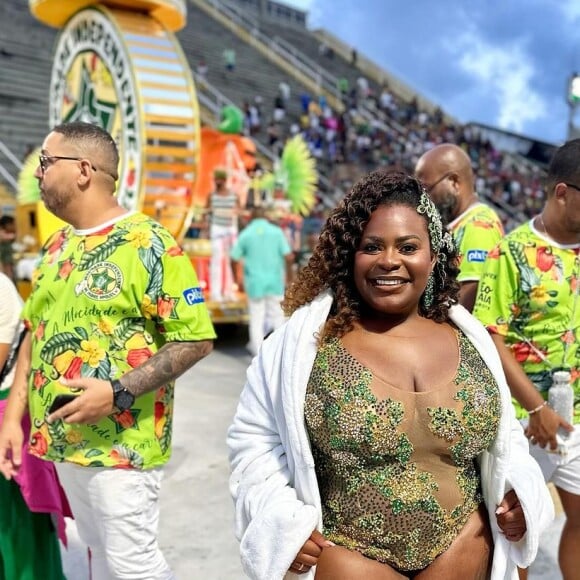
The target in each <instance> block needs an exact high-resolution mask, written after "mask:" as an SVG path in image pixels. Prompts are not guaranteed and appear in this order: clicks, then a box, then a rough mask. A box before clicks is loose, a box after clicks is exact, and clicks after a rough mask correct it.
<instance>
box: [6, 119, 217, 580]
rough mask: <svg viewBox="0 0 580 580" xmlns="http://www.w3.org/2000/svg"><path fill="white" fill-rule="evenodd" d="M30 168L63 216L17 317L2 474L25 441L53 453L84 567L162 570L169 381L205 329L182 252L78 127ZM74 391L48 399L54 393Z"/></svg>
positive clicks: (106, 573) (138, 574)
mask: <svg viewBox="0 0 580 580" xmlns="http://www.w3.org/2000/svg"><path fill="white" fill-rule="evenodd" d="M39 161H40V164H39V167H38V169H37V170H36V177H37V178H38V181H39V185H40V191H41V196H42V200H43V201H44V204H45V205H46V207H47V208H48V209H49V210H50V211H51V212H52V213H54V214H55V215H56V216H58V217H59V218H61V219H62V220H64V221H65V222H67V223H68V224H70V225H69V226H68V227H65V228H63V229H62V230H60V231H58V232H56V233H55V234H54V235H53V236H52V238H51V239H49V240H48V242H47V243H46V244H45V246H44V248H43V251H42V254H41V258H40V263H39V266H38V270H37V272H36V273H35V280H34V282H33V290H32V293H31V295H30V297H29V299H28V300H27V302H26V304H25V306H24V311H23V319H24V321H25V324H26V327H27V329H28V333H27V335H26V337H25V339H24V342H23V344H22V348H21V351H20V356H19V360H18V367H17V371H16V377H15V381H14V385H13V388H12V390H11V393H10V396H9V399H8V408H7V410H6V416H5V420H4V424H3V428H2V431H1V432H0V471H2V472H3V473H4V475H5V476H6V477H8V478H10V477H12V476H13V475H14V474H15V473H16V471H17V470H18V467H19V465H20V455H19V442H21V441H22V432H21V430H20V428H19V424H20V419H21V417H22V415H23V414H24V412H25V411H26V408H27V407H28V409H29V412H30V417H31V421H32V425H33V427H32V431H31V435H30V451H31V453H33V454H34V455H36V456H38V457H40V458H42V459H45V460H49V461H53V462H55V465H56V468H57V471H58V474H59V478H60V480H61V483H62V485H63V487H64V489H65V491H66V493H67V496H68V499H69V501H70V504H71V508H72V511H73V514H74V516H75V519H76V521H77V527H78V530H79V534H80V536H81V538H82V539H83V541H84V542H85V543H86V544H87V545H88V546H89V547H90V549H91V554H92V560H91V567H92V577H93V578H94V579H95V580H101V579H102V580H104V579H108V578H120V577H131V578H143V579H145V578H146V579H148V580H149V579H160V580H161V579H163V580H165V579H169V578H173V575H172V573H171V570H170V569H169V567H168V565H167V563H166V561H165V559H164V557H163V555H162V553H161V551H160V550H159V547H158V545H157V520H158V515H159V505H158V499H159V484H160V480H161V476H162V467H163V465H164V464H165V463H166V462H167V460H168V459H169V456H170V453H171V431H172V417H173V381H174V380H175V379H176V378H177V377H178V376H180V375H181V374H183V373H184V372H185V371H186V370H188V369H189V368H190V367H191V366H193V365H194V364H195V363H196V362H197V361H199V360H200V359H201V358H203V357H204V356H206V355H207V354H209V352H210V351H211V349H212V339H213V338H215V333H214V330H213V327H212V324H211V321H210V318H209V315H208V312H207V309H206V307H205V304H204V303H203V293H202V291H201V288H199V284H198V282H197V278H196V275H195V272H194V270H193V268H192V266H191V262H190V260H189V259H188V257H187V256H185V255H184V254H183V252H182V250H181V249H180V248H179V246H178V245H177V243H176V242H175V240H174V239H173V238H172V237H171V235H170V234H169V232H167V230H165V228H163V227H162V226H161V225H160V224H158V223H157V222H155V221H154V220H152V219H151V218H149V217H147V216H145V215H143V214H140V213H136V212H128V211H127V210H126V209H124V208H123V207H121V206H119V205H118V203H117V200H116V198H115V196H114V192H115V182H116V181H117V178H118V174H117V166H118V162H119V157H118V153H117V148H116V146H115V143H114V141H113V139H112V138H111V136H110V135H109V134H108V133H106V132H105V131H103V130H102V129H100V128H98V127H96V126H93V125H90V124H87V123H70V124H64V125H60V126H59V127H56V128H55V129H53V131H52V132H51V133H50V134H49V135H48V136H47V138H46V139H45V141H44V144H43V148H42V152H41V155H40V160H39ZM67 394H68V395H71V394H72V395H74V396H75V398H74V399H72V402H68V403H67V404H65V405H64V406H62V407H60V408H57V407H56V406H54V403H55V401H58V400H59V399H58V397H59V396H60V395H67Z"/></svg>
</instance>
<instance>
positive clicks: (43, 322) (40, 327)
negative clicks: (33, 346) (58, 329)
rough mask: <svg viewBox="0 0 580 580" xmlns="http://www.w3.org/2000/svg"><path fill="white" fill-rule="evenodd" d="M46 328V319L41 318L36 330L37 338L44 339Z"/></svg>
mask: <svg viewBox="0 0 580 580" xmlns="http://www.w3.org/2000/svg"><path fill="white" fill-rule="evenodd" d="M45 328H46V320H41V321H40V323H39V324H38V327H37V329H36V330H35V331H34V338H36V340H44V329H45Z"/></svg>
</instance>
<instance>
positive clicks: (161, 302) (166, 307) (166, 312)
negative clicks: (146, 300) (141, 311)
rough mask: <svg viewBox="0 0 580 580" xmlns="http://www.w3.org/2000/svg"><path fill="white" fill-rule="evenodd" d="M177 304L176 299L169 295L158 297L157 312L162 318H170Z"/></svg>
mask: <svg viewBox="0 0 580 580" xmlns="http://www.w3.org/2000/svg"><path fill="white" fill-rule="evenodd" d="M174 306H175V299H174V298H170V297H169V296H163V298H158V299H157V314H158V315H159V317H160V318H168V317H169V316H170V315H171V312H172V311H173V307H174Z"/></svg>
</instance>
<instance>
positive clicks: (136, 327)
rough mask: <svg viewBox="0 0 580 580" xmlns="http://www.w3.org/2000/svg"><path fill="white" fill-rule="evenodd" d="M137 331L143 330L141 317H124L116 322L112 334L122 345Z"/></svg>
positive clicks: (143, 325)
mask: <svg viewBox="0 0 580 580" xmlns="http://www.w3.org/2000/svg"><path fill="white" fill-rule="evenodd" d="M138 332H141V333H142V332H145V324H144V323H143V320H142V319H141V318H124V319H123V320H121V322H119V324H117V326H116V327H115V330H114V331H113V334H114V335H115V338H116V339H117V340H118V341H119V343H120V344H121V346H122V345H124V344H125V342H127V340H129V339H130V338H131V337H132V336H133V335H134V334H136V333H138Z"/></svg>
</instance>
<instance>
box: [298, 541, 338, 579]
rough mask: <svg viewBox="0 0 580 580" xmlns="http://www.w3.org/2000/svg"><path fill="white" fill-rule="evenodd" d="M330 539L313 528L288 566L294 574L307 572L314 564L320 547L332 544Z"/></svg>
mask: <svg viewBox="0 0 580 580" xmlns="http://www.w3.org/2000/svg"><path fill="white" fill-rule="evenodd" d="M334 545H335V544H333V543H332V542H331V541H330V540H327V539H326V538H325V537H324V536H323V535H322V534H321V533H320V532H319V531H318V530H314V531H313V532H312V533H311V534H310V537H309V538H308V539H307V540H306V542H304V545H303V546H302V548H300V551H299V552H298V555H297V556H296V558H294V562H292V565H291V566H290V571H291V572H295V573H296V574H304V573H305V572H308V570H310V568H312V566H316V563H317V562H318V558H319V556H320V554H321V553H322V548H329V547H331V546H334Z"/></svg>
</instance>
